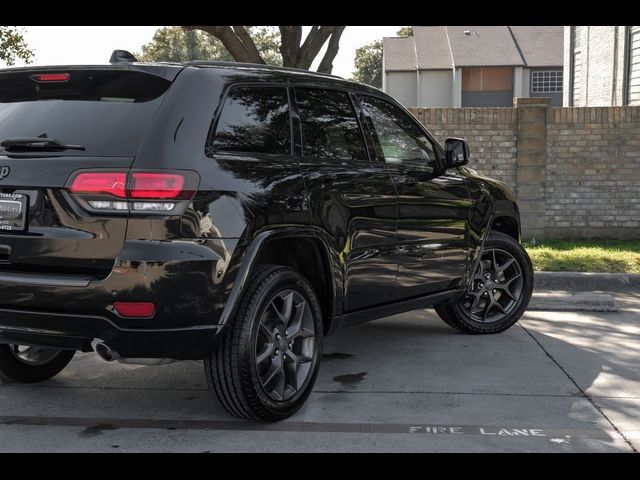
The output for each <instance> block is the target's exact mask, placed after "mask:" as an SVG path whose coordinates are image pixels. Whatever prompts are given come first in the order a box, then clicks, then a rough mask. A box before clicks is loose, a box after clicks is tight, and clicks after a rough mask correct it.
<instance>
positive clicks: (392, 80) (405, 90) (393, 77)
mask: <svg viewBox="0 0 640 480" xmlns="http://www.w3.org/2000/svg"><path fill="white" fill-rule="evenodd" d="M385 92H386V93H388V94H389V95H391V96H392V97H393V98H395V99H396V100H397V101H398V102H400V103H401V104H402V105H404V106H405V107H415V106H416V104H417V98H416V96H417V95H416V72H386V79H385Z"/></svg>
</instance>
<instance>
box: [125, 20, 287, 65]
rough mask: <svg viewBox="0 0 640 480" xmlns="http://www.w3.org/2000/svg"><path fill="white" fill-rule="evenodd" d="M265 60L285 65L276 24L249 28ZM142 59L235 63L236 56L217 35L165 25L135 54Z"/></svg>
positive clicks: (273, 63) (152, 60)
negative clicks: (140, 51) (234, 57)
mask: <svg viewBox="0 0 640 480" xmlns="http://www.w3.org/2000/svg"><path fill="white" fill-rule="evenodd" d="M248 30H249V34H250V35H251V38H252V39H253V41H254V43H255V44H256V47H257V48H258V51H259V52H260V53H261V55H262V58H264V61H265V62H267V63H268V64H271V65H282V57H281V55H280V35H279V33H278V32H277V31H276V29H275V28H273V27H248ZM135 56H136V58H137V59H138V60H139V61H141V62H187V61H190V60H222V61H228V62H232V61H233V57H232V56H231V54H230V53H229V52H228V51H227V49H226V48H225V47H224V46H223V45H222V42H220V40H218V39H217V38H216V37H214V36H213V35H210V34H208V33H205V32H203V31H200V30H185V29H183V28H182V27H163V28H161V29H159V30H158V31H156V33H155V34H154V36H153V39H152V40H151V42H149V43H147V44H146V45H143V46H142V53H138V54H135Z"/></svg>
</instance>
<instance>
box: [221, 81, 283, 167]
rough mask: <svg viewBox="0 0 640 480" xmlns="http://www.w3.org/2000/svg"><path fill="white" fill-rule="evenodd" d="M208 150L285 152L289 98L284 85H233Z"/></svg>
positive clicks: (263, 152)
mask: <svg viewBox="0 0 640 480" xmlns="http://www.w3.org/2000/svg"><path fill="white" fill-rule="evenodd" d="M208 151H209V152H212V153H215V152H229V153H257V154H277V155H288V154H290V153H291V126H290V118H289V98H288V95H287V90H286V88H285V87H279V86H251V85H243V86H233V87H231V88H230V90H229V92H228V93H227V96H226V98H225V101H224V105H223V107H222V110H221V112H220V116H219V118H218V121H217V124H216V128H215V132H214V135H213V137H212V138H211V139H210V140H209V144H208Z"/></svg>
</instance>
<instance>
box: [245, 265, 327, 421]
mask: <svg viewBox="0 0 640 480" xmlns="http://www.w3.org/2000/svg"><path fill="white" fill-rule="evenodd" d="M282 290H295V291H296V292H297V293H299V294H300V295H302V297H303V298H304V299H305V301H306V302H307V305H308V306H309V307H310V308H311V310H312V315H313V322H314V328H315V332H314V334H315V335H314V339H315V341H314V347H313V360H312V362H313V365H312V366H311V372H310V374H309V376H308V377H307V379H306V380H305V383H304V385H303V387H302V388H301V389H300V390H299V391H298V392H296V394H295V395H294V396H293V397H291V398H290V399H287V400H285V401H275V400H272V399H271V398H270V397H269V396H268V395H267V393H266V392H265V391H264V388H263V387H262V384H261V382H260V380H259V378H258V370H257V365H256V363H255V346H256V341H257V336H258V329H259V327H260V319H261V317H262V314H263V312H264V310H265V309H266V308H267V307H268V305H269V302H270V301H271V300H272V299H273V297H274V296H275V295H276V294H277V293H278V292H280V291H282ZM256 293H257V297H258V301H257V302H255V303H254V307H253V308H251V309H250V311H249V312H248V315H249V316H250V320H249V321H248V322H245V325H243V331H242V333H241V334H242V338H248V341H245V342H242V345H241V348H240V352H239V354H240V355H241V357H242V364H243V365H245V366H248V367H249V370H250V375H251V383H252V385H253V386H254V389H255V393H256V395H257V396H258V397H259V399H260V402H261V403H262V405H263V406H264V408H266V409H268V410H269V411H270V412H271V413H273V414H275V415H283V416H290V415H291V414H292V413H293V412H295V411H296V410H297V409H298V408H300V407H301V406H302V405H303V404H304V402H305V400H306V399H307V397H308V396H309V395H310V394H311V391H312V389H313V385H314V384H315V380H316V377H317V375H318V370H319V367H320V359H321V356H322V343H323V325H322V313H321V310H320V305H319V303H318V300H317V298H316V295H315V293H314V291H313V289H312V288H311V286H310V285H309V283H308V282H307V281H306V280H305V279H304V278H303V277H302V276H300V275H299V274H297V273H295V272H293V271H291V270H287V269H283V270H282V271H281V272H278V275H277V276H276V277H275V278H274V279H273V280H272V281H271V282H270V284H269V285H268V286H267V287H266V288H264V289H262V290H260V291H259V292H256Z"/></svg>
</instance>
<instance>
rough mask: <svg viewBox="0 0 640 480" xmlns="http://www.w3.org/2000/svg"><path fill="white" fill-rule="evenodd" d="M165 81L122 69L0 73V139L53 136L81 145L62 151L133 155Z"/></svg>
mask: <svg viewBox="0 0 640 480" xmlns="http://www.w3.org/2000/svg"><path fill="white" fill-rule="evenodd" d="M56 74H57V75H56ZM50 79H53V81H51V80H50ZM170 85H171V82H169V81H168V80H165V79H162V78H159V77H156V76H153V75H149V74H146V73H140V72H132V71H121V70H120V71H118V70H74V69H70V70H68V71H65V72H60V73H58V72H57V71H56V72H55V74H53V73H51V72H37V71H35V70H34V71H31V70H29V71H21V72H6V73H0V142H1V141H3V140H6V139H12V138H34V137H40V138H52V139H56V140H58V141H60V142H64V143H67V144H77V145H82V146H83V147H85V150H83V151H69V152H65V155H83V156H134V155H135V154H136V152H137V150H138V148H139V147H140V145H141V143H142V141H143V139H144V136H145V134H146V132H147V130H148V128H149V125H150V123H151V121H152V120H153V117H154V115H155V112H156V111H157V109H158V107H159V106H160V104H161V103H162V100H163V98H164V95H165V94H166V91H167V89H168V88H169V86H170ZM3 153H5V152H2V151H1V150H0V154H3Z"/></svg>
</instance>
